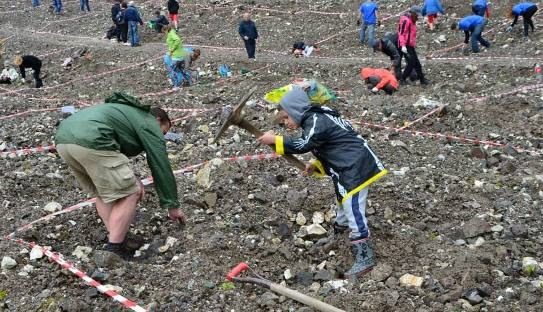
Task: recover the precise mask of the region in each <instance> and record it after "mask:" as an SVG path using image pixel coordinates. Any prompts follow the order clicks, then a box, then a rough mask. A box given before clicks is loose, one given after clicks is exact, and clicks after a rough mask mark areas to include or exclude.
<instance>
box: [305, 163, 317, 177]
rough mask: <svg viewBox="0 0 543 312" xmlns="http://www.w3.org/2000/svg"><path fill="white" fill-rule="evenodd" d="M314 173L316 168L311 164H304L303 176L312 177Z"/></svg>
mask: <svg viewBox="0 0 543 312" xmlns="http://www.w3.org/2000/svg"><path fill="white" fill-rule="evenodd" d="M315 171H317V167H316V166H315V165H313V164H306V165H305V170H304V171H302V175H304V176H312V175H313V174H314V173H315Z"/></svg>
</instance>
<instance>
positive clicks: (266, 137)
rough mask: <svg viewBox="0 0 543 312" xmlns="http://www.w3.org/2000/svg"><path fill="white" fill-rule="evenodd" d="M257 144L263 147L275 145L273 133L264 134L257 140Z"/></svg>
mask: <svg viewBox="0 0 543 312" xmlns="http://www.w3.org/2000/svg"><path fill="white" fill-rule="evenodd" d="M258 142H260V144H264V145H272V144H275V133H274V132H273V131H271V130H270V131H268V132H266V133H264V134H263V135H262V136H261V137H259V138H258Z"/></svg>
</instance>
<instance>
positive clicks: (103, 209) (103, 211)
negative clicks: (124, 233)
mask: <svg viewBox="0 0 543 312" xmlns="http://www.w3.org/2000/svg"><path fill="white" fill-rule="evenodd" d="M112 208H113V207H112V205H111V204H106V203H105V202H104V201H103V200H102V199H101V198H100V197H96V211H97V212H98V215H99V216H100V219H102V222H104V225H105V226H106V229H107V232H108V233H109V216H110V215H111V209H112Z"/></svg>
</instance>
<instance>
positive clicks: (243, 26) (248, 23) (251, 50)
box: [238, 12, 258, 59]
mask: <svg viewBox="0 0 543 312" xmlns="http://www.w3.org/2000/svg"><path fill="white" fill-rule="evenodd" d="M238 33H239V36H240V37H241V39H243V43H245V50H247V56H248V57H249V58H250V59H254V58H255V51H256V39H258V31H257V30H256V25H255V22H253V21H252V20H251V13H249V12H245V13H243V19H242V20H241V22H240V23H239V29H238Z"/></svg>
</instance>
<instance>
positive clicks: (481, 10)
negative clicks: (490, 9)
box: [471, 5, 486, 17]
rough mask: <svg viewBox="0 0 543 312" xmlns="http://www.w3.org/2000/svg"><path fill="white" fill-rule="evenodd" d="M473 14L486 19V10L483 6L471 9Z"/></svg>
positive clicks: (475, 6)
mask: <svg viewBox="0 0 543 312" xmlns="http://www.w3.org/2000/svg"><path fill="white" fill-rule="evenodd" d="M471 12H473V14H475V15H479V16H482V17H485V12H486V8H485V7H484V6H482V5H474V6H472V7H471Z"/></svg>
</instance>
